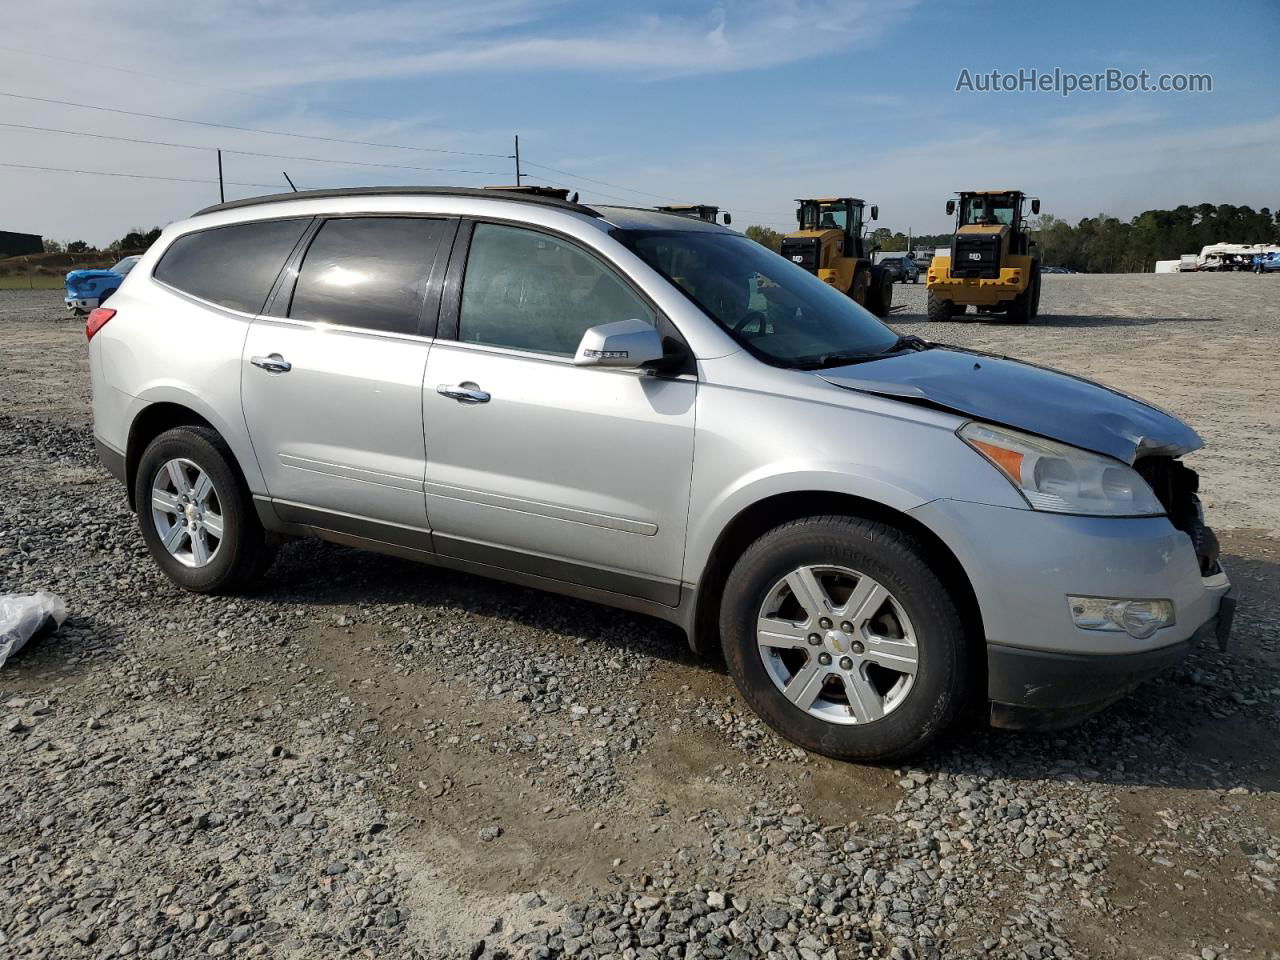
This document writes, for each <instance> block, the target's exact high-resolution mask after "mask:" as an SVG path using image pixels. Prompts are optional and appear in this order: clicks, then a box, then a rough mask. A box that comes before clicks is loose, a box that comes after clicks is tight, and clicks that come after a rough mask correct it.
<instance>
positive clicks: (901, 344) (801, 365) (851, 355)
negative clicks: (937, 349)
mask: <svg viewBox="0 0 1280 960" xmlns="http://www.w3.org/2000/svg"><path fill="white" fill-rule="evenodd" d="M932 346H933V344H931V343H930V342H929V341H928V340H922V339H921V338H920V337H917V336H916V335H915V334H913V333H909V334H906V335H905V336H900V337H898V339H897V340H895V341H893V343H891V344H889V346H887V347H886V348H885V349H883V350H881V351H880V352H879V353H865V352H861V351H857V352H855V351H834V352H832V353H824V354H821V355H819V356H816V357H813V358H812V359H809V360H801V361H798V362H797V363H796V368H797V369H800V370H822V369H824V368H826V367H840V366H844V365H846V364H849V365H852V364H855V363H866V362H867V361H868V360H883V359H884V358H885V357H889V356H892V355H893V354H895V353H898V352H899V351H902V350H928V349H930V348H931V347H932Z"/></svg>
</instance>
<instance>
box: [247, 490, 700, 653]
mask: <svg viewBox="0 0 1280 960" xmlns="http://www.w3.org/2000/svg"><path fill="white" fill-rule="evenodd" d="M254 506H255V507H256V508H257V511H258V516H259V518H260V519H261V520H262V522H263V525H264V526H266V527H267V528H268V529H269V530H271V531H272V532H274V533H279V534H284V535H289V536H311V537H316V538H317V539H320V540H325V541H328V542H329V543H337V544H340V545H342V546H347V547H355V548H357V549H361V550H370V551H373V552H375V553H383V554H387V555H389V556H394V557H400V558H402V559H405V560H415V561H418V562H420V563H427V564H430V565H432V566H436V567H443V568H445V569H448V570H457V571H459V572H462V573H473V574H477V575H479V576H482V577H488V578H489V579H492V580H501V581H504V582H506V583H514V584H517V585H519V586H523V587H531V588H533V589H536V590H546V591H548V592H550V593H558V594H561V595H563V596H568V597H575V598H577V599H579V600H588V601H591V602H593V603H599V604H603V605H604V606H608V607H614V608H617V609H619V610H629V611H631V612H633V613H642V614H647V615H649V616H652V617H657V618H658V619H660V620H665V621H666V622H668V623H673V624H675V625H676V626H678V627H680V628H681V629H682V630H684V632H685V634H686V636H688V635H689V633H690V630H691V628H692V617H693V609H694V604H693V599H694V592H693V590H692V589H691V588H689V587H687V586H685V585H681V584H667V583H665V582H662V581H653V580H648V579H646V578H643V577H635V576H631V575H626V574H620V573H617V572H615V571H611V570H601V569H598V568H594V567H588V566H584V565H580V564H574V563H570V562H568V561H560V560H554V559H551V558H543V557H539V556H537V555H534V554H524V553H520V552H518V551H511V550H504V549H500V548H496V547H487V546H484V545H481V544H473V543H470V542H467V541H461V540H456V539H453V538H450V539H449V543H450V544H451V546H453V547H457V548H459V552H462V549H463V548H464V547H465V549H466V553H467V555H465V556H448V555H445V554H442V553H438V552H436V550H435V549H434V544H433V542H432V539H433V538H432V534H431V532H430V531H428V530H425V529H417V528H409V527H400V526H397V525H395V524H387V523H380V522H378V521H376V520H368V519H365V518H363V517H357V516H353V515H351V514H343V513H336V512H332V511H328V510H319V509H316V508H314V507H306V506H303V505H301V504H296V503H287V502H284V501H273V500H269V499H268V498H265V497H258V496H255V497H254ZM514 563H518V564H519V567H520V568H516V567H515V566H512V565H511V564H514ZM535 570H539V571H540V572H534V571H535ZM570 577H572V578H573V579H569V578H570ZM611 586H612V587H615V589H609V587H611ZM624 590H625V591H627V592H622V591H624ZM667 598H670V599H671V600H672V603H671V604H668V603H664V602H663V599H667Z"/></svg>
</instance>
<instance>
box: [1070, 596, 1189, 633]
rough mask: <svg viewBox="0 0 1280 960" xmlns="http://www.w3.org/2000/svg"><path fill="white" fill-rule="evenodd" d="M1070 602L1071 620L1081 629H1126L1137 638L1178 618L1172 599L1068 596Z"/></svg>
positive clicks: (1172, 622)
mask: <svg viewBox="0 0 1280 960" xmlns="http://www.w3.org/2000/svg"><path fill="white" fill-rule="evenodd" d="M1067 605H1068V606H1069V607H1070V608H1071V619H1072V621H1073V622H1074V623H1075V625H1076V626H1077V627H1079V628H1080V629H1081V630H1109V631H1121V630H1123V631H1124V632H1125V633H1127V634H1129V636H1131V637H1134V638H1135V639H1137V640H1145V639H1146V638H1147V637H1149V636H1151V635H1152V634H1153V633H1155V632H1156V631H1157V630H1159V629H1160V628H1161V627H1169V626H1172V625H1173V624H1174V622H1175V621H1174V618H1173V602H1172V601H1171V600H1116V599H1112V598H1109V597H1067Z"/></svg>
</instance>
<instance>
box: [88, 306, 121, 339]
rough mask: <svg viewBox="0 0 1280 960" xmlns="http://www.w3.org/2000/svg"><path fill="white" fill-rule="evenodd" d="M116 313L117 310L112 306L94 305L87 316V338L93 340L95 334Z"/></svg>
mask: <svg viewBox="0 0 1280 960" xmlns="http://www.w3.org/2000/svg"><path fill="white" fill-rule="evenodd" d="M115 315H116V312H115V311H114V310H112V309H111V308H110V307H94V308H93V309H92V310H90V311H89V316H87V317H85V321H84V335H85V339H86V340H92V339H93V335H94V334H95V333H97V332H98V331H99V330H101V329H102V328H103V327H105V326H106V325H107V321H108V320H110V319H111V318H112V317H114V316H115Z"/></svg>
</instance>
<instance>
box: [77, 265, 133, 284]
mask: <svg viewBox="0 0 1280 960" xmlns="http://www.w3.org/2000/svg"><path fill="white" fill-rule="evenodd" d="M119 276H120V274H118V273H116V272H115V271H114V270H104V269H101V268H99V269H93V270H72V271H71V272H70V273H68V274H67V283H76V282H78V281H80V280H97V279H99V278H102V277H113V278H114V277H119Z"/></svg>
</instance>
